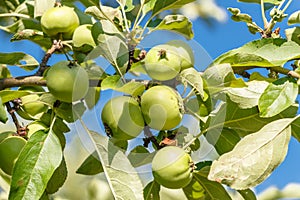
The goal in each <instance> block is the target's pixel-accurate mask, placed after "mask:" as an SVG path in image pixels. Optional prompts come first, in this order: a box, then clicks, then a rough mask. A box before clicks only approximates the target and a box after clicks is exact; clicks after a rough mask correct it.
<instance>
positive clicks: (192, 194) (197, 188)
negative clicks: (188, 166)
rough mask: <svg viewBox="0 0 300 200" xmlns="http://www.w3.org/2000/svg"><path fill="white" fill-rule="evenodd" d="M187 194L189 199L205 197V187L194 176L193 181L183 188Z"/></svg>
mask: <svg viewBox="0 0 300 200" xmlns="http://www.w3.org/2000/svg"><path fill="white" fill-rule="evenodd" d="M182 190H183V192H184V194H185V196H186V197H187V199H188V200H199V199H204V197H205V193H206V192H205V189H204V188H203V186H202V185H201V184H200V183H199V182H198V181H197V180H196V178H195V177H193V179H192V181H191V182H190V183H189V184H188V185H187V186H186V187H184V188H182Z"/></svg>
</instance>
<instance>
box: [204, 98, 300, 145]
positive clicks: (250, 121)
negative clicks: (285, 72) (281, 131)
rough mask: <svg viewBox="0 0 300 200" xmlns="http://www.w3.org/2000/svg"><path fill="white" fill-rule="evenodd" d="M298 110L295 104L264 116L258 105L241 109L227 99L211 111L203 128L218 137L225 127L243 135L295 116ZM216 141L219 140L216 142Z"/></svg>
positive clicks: (213, 136)
mask: <svg viewBox="0 0 300 200" xmlns="http://www.w3.org/2000/svg"><path fill="white" fill-rule="evenodd" d="M297 110H298V105H293V106H290V107H289V108H288V109H286V110H284V111H283V112H281V113H279V114H278V115H276V116H274V117H271V118H262V117H260V116H259V111H258V109H257V107H253V108H249V109H241V108H239V106H238V105H237V104H236V103H234V102H232V101H231V100H230V99H227V100H226V103H221V104H220V106H219V107H218V108H217V109H216V110H214V111H213V112H212V113H211V115H210V117H209V119H208V121H207V123H206V124H205V126H204V127H203V128H204V129H206V132H207V133H206V134H212V136H209V137H212V138H216V139H217V138H218V137H217V136H218V135H219V134H221V133H222V131H223V130H225V128H228V129H231V130H233V131H235V132H236V133H238V134H239V136H241V137H243V136H245V135H248V134H250V133H253V132H256V131H258V130H260V129H261V128H262V127H263V126H265V125H266V124H268V123H270V122H272V121H275V120H277V119H282V118H289V117H295V116H296V113H297ZM216 142H217V141H215V142H214V143H216ZM211 143H212V142H211Z"/></svg>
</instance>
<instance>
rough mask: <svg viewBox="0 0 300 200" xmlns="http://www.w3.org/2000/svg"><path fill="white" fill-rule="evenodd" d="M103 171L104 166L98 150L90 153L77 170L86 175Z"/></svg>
mask: <svg viewBox="0 0 300 200" xmlns="http://www.w3.org/2000/svg"><path fill="white" fill-rule="evenodd" d="M101 172H103V167H102V164H101V162H100V160H99V158H98V155H97V152H94V153H92V154H91V155H89V156H88V157H87V158H86V159H85V160H84V161H83V163H82V164H81V165H80V167H79V168H78V169H77V171H76V173H78V174H84V175H95V174H99V173H101Z"/></svg>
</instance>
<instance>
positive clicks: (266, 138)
mask: <svg viewBox="0 0 300 200" xmlns="http://www.w3.org/2000/svg"><path fill="white" fill-rule="evenodd" d="M295 119H296V118H285V119H280V120H276V121H273V122H271V123H269V124H267V125H266V126H264V127H263V128H262V129H261V130H259V131H258V132H255V133H252V134H250V135H247V136H245V137H244V138H243V139H242V140H241V141H240V142H239V143H238V144H237V145H236V146H235V148H234V149H233V150H232V151H230V152H228V153H226V154H223V155H222V156H220V157H219V158H218V159H217V160H215V161H214V162H213V164H212V166H211V169H210V173H209V175H208V179H209V180H212V181H217V182H220V183H224V184H226V185H228V186H230V187H231V188H233V189H237V190H244V189H248V188H250V187H254V186H256V185H258V184H259V183H261V182H262V181H264V180H265V179H266V178H267V177H268V176H270V175H271V173H272V171H273V170H275V168H276V167H277V166H278V165H279V164H280V163H281V162H282V161H283V160H284V158H285V156H286V153H287V149H288V144H289V141H290V136H291V126H290V125H291V123H292V122H293V121H294V120H295Z"/></svg>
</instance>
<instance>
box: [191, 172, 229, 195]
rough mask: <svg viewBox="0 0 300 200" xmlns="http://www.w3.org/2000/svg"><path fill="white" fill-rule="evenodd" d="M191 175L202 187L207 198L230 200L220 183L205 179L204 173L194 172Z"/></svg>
mask: <svg viewBox="0 0 300 200" xmlns="http://www.w3.org/2000/svg"><path fill="white" fill-rule="evenodd" d="M193 177H194V179H195V180H196V181H197V182H199V183H200V185H201V186H202V187H203V188H204V190H205V192H206V195H205V196H206V198H207V199H222V200H231V198H230V196H229V195H228V193H227V192H226V190H225V189H224V187H223V186H222V185H221V184H220V183H217V182H213V181H210V180H207V178H206V174H203V173H202V172H195V173H193Z"/></svg>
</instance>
